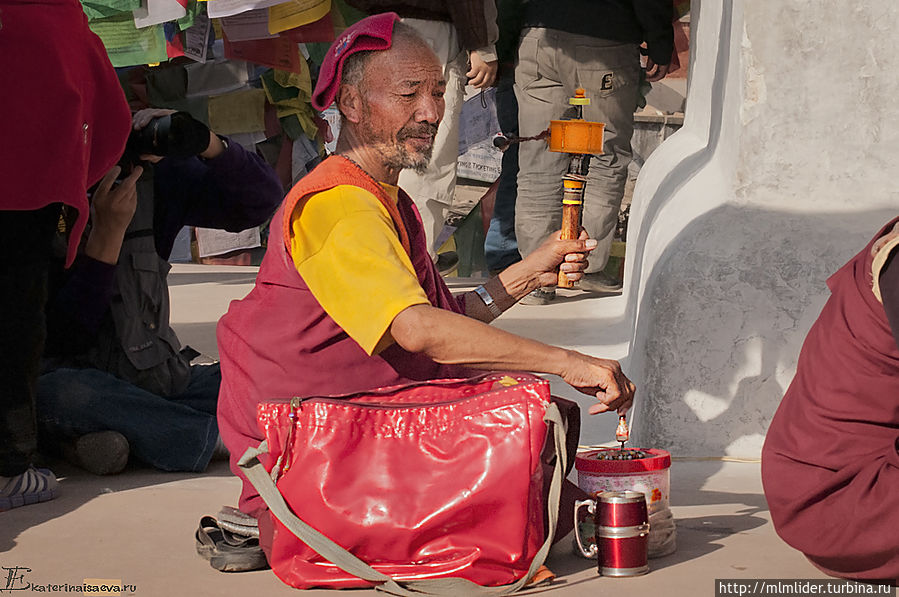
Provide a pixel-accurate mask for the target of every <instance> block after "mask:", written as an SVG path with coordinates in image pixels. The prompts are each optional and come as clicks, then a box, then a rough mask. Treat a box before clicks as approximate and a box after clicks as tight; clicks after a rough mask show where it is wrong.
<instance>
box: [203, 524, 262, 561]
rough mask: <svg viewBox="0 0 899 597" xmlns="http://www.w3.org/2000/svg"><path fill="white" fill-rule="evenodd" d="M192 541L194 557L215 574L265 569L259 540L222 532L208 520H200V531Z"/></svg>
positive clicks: (217, 525)
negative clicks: (193, 541)
mask: <svg viewBox="0 0 899 597" xmlns="http://www.w3.org/2000/svg"><path fill="white" fill-rule="evenodd" d="M194 537H195V539H196V547H197V553H198V554H200V556H201V557H202V558H203V559H205V560H208V561H209V565H210V566H212V567H213V568H215V569H216V570H220V571H222V572H247V571H250V570H264V569H266V568H268V567H269V565H268V561H267V560H266V559H265V553H264V552H263V551H262V548H261V547H260V546H259V539H257V538H255V537H243V536H240V535H236V534H234V533H232V532H230V531H226V530H225V529H223V528H221V527H220V526H219V523H218V521H217V520H216V519H215V518H213V517H212V516H204V517H203V518H201V519H200V527H199V528H198V529H197V532H196V533H195V534H194Z"/></svg>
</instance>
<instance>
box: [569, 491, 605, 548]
mask: <svg viewBox="0 0 899 597" xmlns="http://www.w3.org/2000/svg"><path fill="white" fill-rule="evenodd" d="M583 506H587V512H588V513H589V514H590V515H591V516H592V515H594V514H596V500H577V501H576V502H575V503H574V537H575V541H576V542H577V548H578V549H579V550H581V554H583V556H584V557H585V558H595V557H596V554H597V552H598V551H599V548H597V547H596V543H595V542H594V543H593V544H592V545H590V549H584V541H583V539H581V529H580V525H579V524H578V519H577V513H578V511H579V510H580V509H581V508H582V507H583Z"/></svg>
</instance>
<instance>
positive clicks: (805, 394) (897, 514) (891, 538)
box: [762, 219, 899, 582]
mask: <svg viewBox="0 0 899 597" xmlns="http://www.w3.org/2000/svg"><path fill="white" fill-rule="evenodd" d="M897 220H899V219H897ZM897 220H894V221H893V222H891V223H890V224H889V225H888V226H886V227H885V228H884V229H883V230H881V231H880V233H879V234H878V235H877V236H876V237H875V240H876V239H877V238H879V237H880V236H882V235H883V234H884V233H885V232H886V231H888V230H889V229H890V228H892V226H893V223H895V222H896V221H897ZM873 242H874V241H873V240H872V242H871V243H869V245H868V246H867V247H865V249H864V250H862V251H861V252H860V253H859V254H858V255H856V256H855V257H854V258H853V259H852V260H851V261H849V263H847V264H846V265H845V266H843V267H842V268H841V269H840V270H839V271H838V272H837V273H835V274H834V275H833V276H831V278H830V279H829V280H828V281H827V284H828V286H829V287H830V290H831V297H830V299H829V300H828V301H827V304H826V305H825V306H824V309H823V310H822V312H821V315H820V316H819V317H818V320H817V321H816V322H815V324H814V325H813V326H812V329H811V330H810V331H809V334H808V337H807V338H806V340H805V344H804V345H803V347H802V352H801V353H800V355H799V363H798V367H797V371H796V377H795V378H794V379H793V382H792V384H791V385H790V388H789V389H788V390H787V393H786V395H785V396H784V398H783V401H782V402H781V404H780V407H779V408H778V410H777V413H776V414H775V416H774V420H773V421H772V422H771V426H770V428H769V430H768V435H767V438H766V440H765V446H764V448H763V450H762V482H763V484H764V488H765V497H766V498H767V500H768V505H769V507H770V510H771V518H772V520H773V522H774V526H775V529H776V530H777V533H778V534H779V535H780V536H781V537H782V538H783V539H784V540H785V541H786V542H787V543H789V544H790V545H792V546H793V547H795V548H796V549H798V550H800V551H802V552H803V553H804V554H805V555H806V557H808V559H809V560H810V561H811V562H812V563H813V564H814V565H815V566H817V567H818V568H820V569H821V570H823V571H824V572H826V573H828V574H831V575H834V576H840V577H846V578H854V579H882V580H883V579H885V580H892V581H893V582H896V580H897V579H899V453H897V440H899V349H897V346H896V339H895V338H894V335H893V331H892V330H891V328H890V324H889V321H888V319H887V316H886V313H885V311H884V306H883V305H881V304H880V302H878V300H877V299H876V297H875V296H874V293H873V292H872V275H871V264H872V261H873V258H872V256H871V244H873ZM894 261H895V260H894ZM892 267H893V266H891V267H890V268H889V269H890V271H892ZM886 279H887V276H883V277H881V282H884V281H885V280H886ZM890 279H891V280H893V279H895V278H893V277H892V276H890ZM884 295H885V296H886V297H887V298H894V297H895V296H896V292H894V291H893V290H892V289H891V291H890V292H884ZM890 307H891V308H893V307H895V305H890Z"/></svg>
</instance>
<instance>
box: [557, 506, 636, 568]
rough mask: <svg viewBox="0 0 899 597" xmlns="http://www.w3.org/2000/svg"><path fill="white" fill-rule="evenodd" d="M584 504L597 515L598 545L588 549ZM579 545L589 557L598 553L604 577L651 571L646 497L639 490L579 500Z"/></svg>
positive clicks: (575, 512)
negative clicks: (582, 519)
mask: <svg viewBox="0 0 899 597" xmlns="http://www.w3.org/2000/svg"><path fill="white" fill-rule="evenodd" d="M582 506H587V511H588V512H590V513H591V514H593V521H594V523H595V524H596V544H595V545H591V546H590V547H589V549H585V548H584V544H583V541H582V540H581V537H580V533H579V532H578V525H577V514H578V510H580V508H581V507H582ZM574 516H575V527H574V528H575V531H576V534H577V542H578V547H579V548H580V550H581V552H582V553H583V554H584V555H585V556H586V557H593V556H594V555H595V556H597V568H598V571H599V573H600V574H601V575H603V576H639V575H641V574H646V573H647V572H649V565H648V561H647V546H648V540H649V515H648V513H647V511H646V496H644V495H643V493H642V492H639V491H603V492H600V493H597V494H596V497H595V499H590V500H579V501H577V502H576V503H575V511H574Z"/></svg>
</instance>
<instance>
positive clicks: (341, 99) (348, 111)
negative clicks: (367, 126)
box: [337, 85, 362, 124]
mask: <svg viewBox="0 0 899 597" xmlns="http://www.w3.org/2000/svg"><path fill="white" fill-rule="evenodd" d="M337 109H338V110H339V111H340V113H341V114H343V117H344V118H346V119H347V120H348V121H350V122H352V123H353V124H358V123H359V121H360V120H361V119H362V94H360V93H359V87H357V86H356V85H341V86H340V93H338V94H337Z"/></svg>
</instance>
